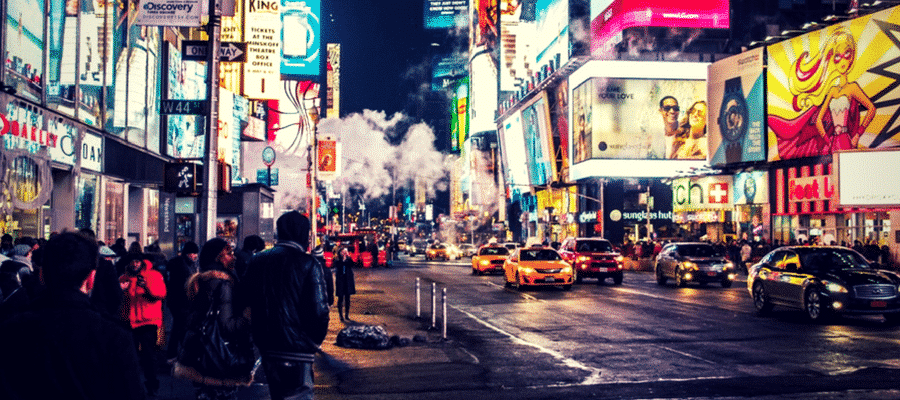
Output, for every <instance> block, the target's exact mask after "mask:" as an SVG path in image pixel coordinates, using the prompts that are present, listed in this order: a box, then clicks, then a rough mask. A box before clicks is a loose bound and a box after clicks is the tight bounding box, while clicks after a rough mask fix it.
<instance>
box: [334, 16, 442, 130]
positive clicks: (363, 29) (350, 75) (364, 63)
mask: <svg viewBox="0 0 900 400" xmlns="http://www.w3.org/2000/svg"><path fill="white" fill-rule="evenodd" d="M422 2H423V0H399V1H396V0H395V1H389V2H385V1H383V0H380V1H376V0H340V1H323V3H324V4H323V6H322V7H323V10H322V11H323V13H322V14H323V15H325V16H326V17H323V21H322V25H323V29H324V30H325V33H324V34H323V38H324V39H325V41H326V42H328V43H340V44H341V114H342V115H347V114H350V113H354V112H361V111H362V110H364V109H369V110H375V111H385V112H387V114H388V115H389V116H390V115H391V114H393V113H395V112H399V111H403V110H404V109H407V107H409V99H410V96H411V93H414V92H415V90H416V87H417V84H418V82H414V80H415V79H409V78H406V76H408V75H409V74H408V71H409V70H410V69H411V68H413V67H415V66H416V65H419V64H421V63H422V61H423V60H425V59H426V57H425V52H426V51H427V48H425V46H428V45H429V41H428V40H427V38H425V37H424V36H425V35H424V31H423V29H422ZM329 13H330V15H331V16H332V18H331V19H329V18H328V17H327V16H328V15H329Z"/></svg>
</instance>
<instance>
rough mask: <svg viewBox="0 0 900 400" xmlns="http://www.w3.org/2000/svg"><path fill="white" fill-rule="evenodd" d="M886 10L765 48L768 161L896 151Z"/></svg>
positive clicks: (898, 55) (898, 125)
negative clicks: (847, 153)
mask: <svg viewBox="0 0 900 400" xmlns="http://www.w3.org/2000/svg"><path fill="white" fill-rule="evenodd" d="M897 24H900V8H897V7H895V8H891V9H887V10H884V11H879V12H877V13H874V14H870V15H866V16H864V17H860V18H856V19H853V20H850V21H846V22H843V23H841V24H837V25H834V26H830V27H828V28H825V29H821V30H818V31H815V32H811V33H808V34H805V35H802V36H798V37H796V38H793V39H790V40H786V41H784V42H780V43H777V44H775V45H772V46H769V47H768V61H767V71H768V73H767V86H768V89H767V92H768V98H767V104H768V147H769V151H768V160H769V161H775V160H787V159H794V158H802V157H818V156H823V155H829V154H832V153H834V152H838V151H843V150H855V149H877V148H889V147H896V146H898V145H900V134H898V131H900V120H898V119H897V117H898V111H897V107H896V102H897V100H898V96H897V92H896V90H895V87H896V85H897V84H898V77H897V73H896V72H895V70H896V69H897V64H898V60H900V47H898V46H900V45H898V43H900V42H898V41H897V33H896V31H897Z"/></svg>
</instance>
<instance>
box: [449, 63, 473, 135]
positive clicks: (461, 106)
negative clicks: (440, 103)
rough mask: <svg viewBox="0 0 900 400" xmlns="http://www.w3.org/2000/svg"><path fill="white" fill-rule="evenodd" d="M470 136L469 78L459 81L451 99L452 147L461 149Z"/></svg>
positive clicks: (454, 87)
mask: <svg viewBox="0 0 900 400" xmlns="http://www.w3.org/2000/svg"><path fill="white" fill-rule="evenodd" d="M468 138H469V78H468V77H466V78H463V79H460V80H459V81H457V83H456V85H454V86H453V92H452V96H451V99H450V149H451V150H452V151H460V150H461V149H462V148H463V143H465V141H466V139H468Z"/></svg>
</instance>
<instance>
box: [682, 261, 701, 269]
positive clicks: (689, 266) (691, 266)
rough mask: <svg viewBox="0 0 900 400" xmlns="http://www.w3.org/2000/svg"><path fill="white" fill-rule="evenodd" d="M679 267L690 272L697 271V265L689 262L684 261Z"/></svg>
mask: <svg viewBox="0 0 900 400" xmlns="http://www.w3.org/2000/svg"><path fill="white" fill-rule="evenodd" d="M681 267H682V268H684V269H687V270H692V269H697V264H694V263H692V262H690V261H685V262H684V263H683V264H681Z"/></svg>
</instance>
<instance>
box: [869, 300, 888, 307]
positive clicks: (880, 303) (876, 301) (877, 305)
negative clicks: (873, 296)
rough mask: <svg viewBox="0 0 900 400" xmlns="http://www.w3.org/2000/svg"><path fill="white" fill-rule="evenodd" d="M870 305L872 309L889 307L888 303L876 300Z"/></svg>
mask: <svg viewBox="0 0 900 400" xmlns="http://www.w3.org/2000/svg"><path fill="white" fill-rule="evenodd" d="M869 305H871V306H872V307H877V308H884V307H887V302H886V301H884V300H875V301H873V302H871V303H869Z"/></svg>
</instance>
